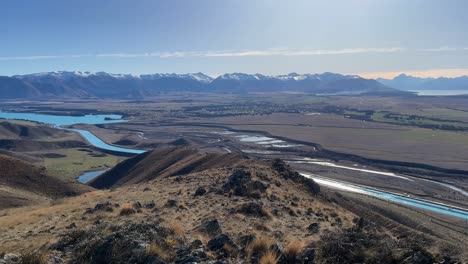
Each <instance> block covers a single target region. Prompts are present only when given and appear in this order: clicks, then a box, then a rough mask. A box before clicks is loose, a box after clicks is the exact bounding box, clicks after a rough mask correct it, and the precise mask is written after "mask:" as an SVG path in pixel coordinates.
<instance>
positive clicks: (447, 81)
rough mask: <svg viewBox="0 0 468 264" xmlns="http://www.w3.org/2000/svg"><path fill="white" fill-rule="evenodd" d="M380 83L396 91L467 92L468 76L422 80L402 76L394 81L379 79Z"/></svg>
mask: <svg viewBox="0 0 468 264" xmlns="http://www.w3.org/2000/svg"><path fill="white" fill-rule="evenodd" d="M377 81H378V82H380V83H382V84H384V85H387V86H389V87H393V88H396V89H400V90H404V91H411V90H467V91H468V76H461V77H456V78H447V77H440V78H420V77H414V76H410V75H406V74H400V75H398V76H396V77H395V78H393V79H382V78H379V79H377Z"/></svg>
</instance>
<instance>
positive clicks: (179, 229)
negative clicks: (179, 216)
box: [167, 221, 185, 237]
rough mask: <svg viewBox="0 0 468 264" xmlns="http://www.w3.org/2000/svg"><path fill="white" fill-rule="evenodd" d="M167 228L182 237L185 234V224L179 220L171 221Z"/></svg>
mask: <svg viewBox="0 0 468 264" xmlns="http://www.w3.org/2000/svg"><path fill="white" fill-rule="evenodd" d="M167 228H168V229H169V230H170V231H171V232H172V233H173V234H174V235H176V236H178V237H181V236H183V235H184V234H185V229H184V225H183V224H182V223H181V222H179V221H171V222H170V223H169V224H168V225H167Z"/></svg>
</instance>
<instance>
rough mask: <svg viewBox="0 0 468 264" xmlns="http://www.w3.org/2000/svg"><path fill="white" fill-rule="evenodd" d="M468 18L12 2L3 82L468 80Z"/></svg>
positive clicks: (236, 3) (361, 7)
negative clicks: (91, 76)
mask: <svg viewBox="0 0 468 264" xmlns="http://www.w3.org/2000/svg"><path fill="white" fill-rule="evenodd" d="M467 10H468V1H463V0H459V1H457V0H451V1H443V0H440V1H435V0H424V1H423V0H412V1H407V0H388V1H384V0H381V1H378V0H359V1H358V0H348V1H345V0H343V1H333V0H332V1H330V0H329V1H312V0H296V1H294V0H291V1H285V0H284V1H277V0H198V1H196V0H159V1H157V0H99V1H96V0H80V1H63V0H41V1H36V0H29V1H27V0H5V1H2V3H1V9H0V36H1V37H0V75H14V74H24V73H33V72H43V71H55V70H81V71H107V72H112V73H133V74H142V73H155V72H164V73H165V72H177V73H185V72H199V71H201V72H204V73H207V74H210V75H217V74H222V73H225V72H247V73H263V74H273V75H274V74H282V73H289V72H300V73H316V72H325V71H331V72H339V73H358V74H362V75H365V76H372V77H375V76H388V75H391V74H397V73H399V72H407V73H413V74H415V75H424V74H426V75H434V76H436V75H461V74H468V70H467V69H468V30H467V29H466V25H468V16H467V15H466V11H467Z"/></svg>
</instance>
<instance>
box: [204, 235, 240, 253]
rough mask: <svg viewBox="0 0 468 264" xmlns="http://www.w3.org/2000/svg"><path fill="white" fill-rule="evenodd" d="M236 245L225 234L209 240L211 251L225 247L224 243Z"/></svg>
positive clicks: (208, 245)
mask: <svg viewBox="0 0 468 264" xmlns="http://www.w3.org/2000/svg"><path fill="white" fill-rule="evenodd" d="M225 244H226V245H229V246H232V247H236V244H234V242H233V241H232V240H231V239H230V238H229V237H228V236H227V235H225V234H221V235H218V236H217V237H215V238H213V239H211V240H210V241H208V244H207V247H208V249H209V250H211V251H217V250H221V249H223V247H224V245H225Z"/></svg>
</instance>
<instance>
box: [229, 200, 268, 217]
mask: <svg viewBox="0 0 468 264" xmlns="http://www.w3.org/2000/svg"><path fill="white" fill-rule="evenodd" d="M237 212H239V213H241V214H245V215H250V216H257V217H268V218H270V217H271V215H270V214H269V213H268V211H266V210H265V209H264V208H263V207H262V206H261V205H260V204H258V203H256V202H248V203H244V204H242V205H241V206H240V207H239V208H238V209H237Z"/></svg>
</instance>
